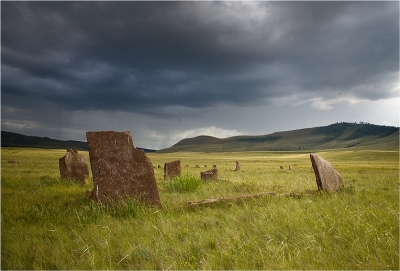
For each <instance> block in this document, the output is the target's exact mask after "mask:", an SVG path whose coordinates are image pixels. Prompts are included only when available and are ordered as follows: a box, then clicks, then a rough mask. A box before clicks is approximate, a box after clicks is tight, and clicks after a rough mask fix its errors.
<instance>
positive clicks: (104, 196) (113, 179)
mask: <svg viewBox="0 0 400 271" xmlns="http://www.w3.org/2000/svg"><path fill="white" fill-rule="evenodd" d="M86 137H87V142H88V147H89V155H90V163H91V166H92V173H93V182H94V188H93V190H92V191H90V192H89V196H90V197H91V198H94V199H96V200H98V201H100V202H102V203H104V204H111V203H114V202H118V201H120V200H123V199H125V198H129V197H132V198H136V199H138V200H140V201H143V202H145V203H147V204H150V205H155V206H158V207H160V206H161V201H160V196H159V194H158V189H157V183H156V178H155V175H154V169H153V165H152V163H151V161H150V160H149V158H148V157H147V156H146V154H145V152H144V151H143V150H138V149H136V148H135V146H134V145H133V140H132V136H131V133H130V131H126V132H114V131H102V132H87V133H86Z"/></svg>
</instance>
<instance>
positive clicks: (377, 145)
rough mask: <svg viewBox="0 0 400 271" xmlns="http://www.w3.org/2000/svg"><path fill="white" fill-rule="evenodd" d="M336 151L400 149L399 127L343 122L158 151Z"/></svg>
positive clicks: (202, 140) (186, 142)
mask: <svg viewBox="0 0 400 271" xmlns="http://www.w3.org/2000/svg"><path fill="white" fill-rule="evenodd" d="M337 148H354V149H378V150H399V127H392V126H383V125H374V124H369V123H358V124H357V123H348V122H340V123H335V124H331V125H328V126H321V127H315V128H306V129H299V130H292V131H284V132H275V133H272V134H268V135H260V136H234V137H228V138H223V139H221V138H216V137H212V136H198V137H193V138H186V139H183V140H181V141H179V142H178V143H176V144H175V145H173V146H171V147H169V148H166V149H162V150H159V151H158V152H160V153H166V152H178V151H192V152H223V151H227V152H231V151H299V150H310V151H313V150H324V149H337Z"/></svg>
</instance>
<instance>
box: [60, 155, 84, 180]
mask: <svg viewBox="0 0 400 271" xmlns="http://www.w3.org/2000/svg"><path fill="white" fill-rule="evenodd" d="M58 164H59V167H60V175H61V179H64V180H69V181H71V182H76V183H78V184H80V185H84V184H86V183H87V179H88V178H89V163H88V160H87V159H86V157H85V156H84V155H83V154H80V153H78V151H77V150H72V149H67V153H66V154H65V155H64V156H63V157H61V158H60V159H59V160H58Z"/></svg>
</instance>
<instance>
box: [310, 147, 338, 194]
mask: <svg viewBox="0 0 400 271" xmlns="http://www.w3.org/2000/svg"><path fill="white" fill-rule="evenodd" d="M310 159H311V163H312V167H313V169H314V173H315V177H316V182H317V186H318V190H322V191H328V192H335V191H337V190H339V189H340V188H342V187H343V186H344V183H343V180H342V176H340V174H339V172H337V171H336V170H335V169H334V168H333V166H332V164H331V163H329V161H327V160H325V159H324V158H322V157H321V156H319V155H318V154H316V153H310Z"/></svg>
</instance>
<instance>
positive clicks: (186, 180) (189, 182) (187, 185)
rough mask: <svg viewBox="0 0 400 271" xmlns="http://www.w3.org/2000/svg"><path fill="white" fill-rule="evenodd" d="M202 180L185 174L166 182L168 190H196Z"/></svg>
mask: <svg viewBox="0 0 400 271" xmlns="http://www.w3.org/2000/svg"><path fill="white" fill-rule="evenodd" d="M201 183H202V181H201V180H200V179H199V178H196V177H194V176H193V175H190V174H185V175H182V176H179V177H175V178H173V179H172V180H169V181H167V182H166V184H165V188H166V190H167V191H168V192H195V191H196V190H197V189H198V188H199V186H200V185H201Z"/></svg>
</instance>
